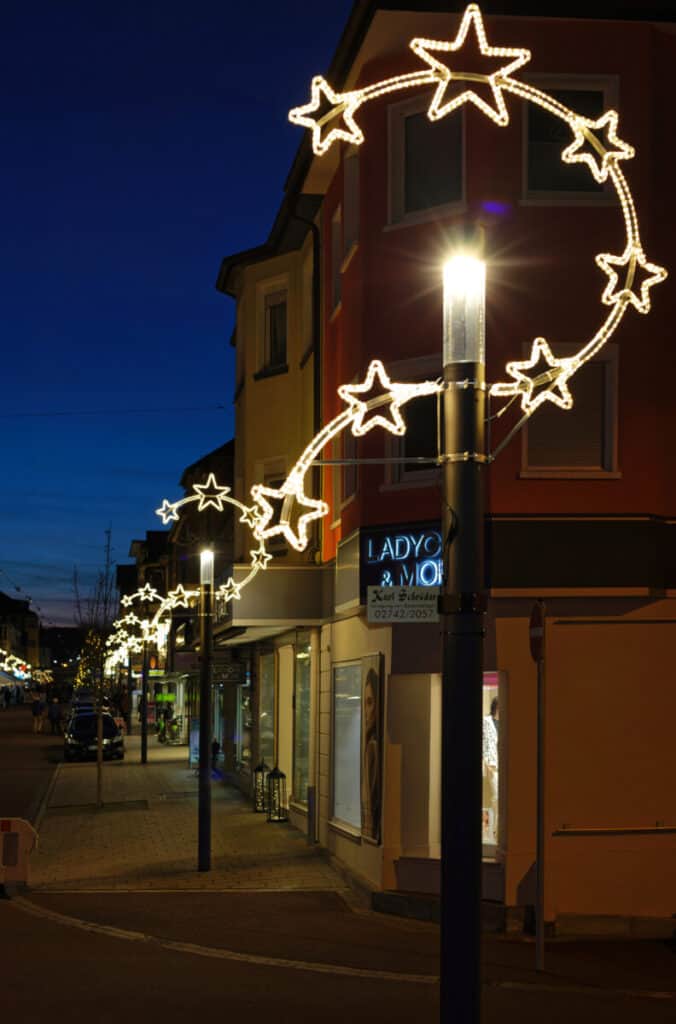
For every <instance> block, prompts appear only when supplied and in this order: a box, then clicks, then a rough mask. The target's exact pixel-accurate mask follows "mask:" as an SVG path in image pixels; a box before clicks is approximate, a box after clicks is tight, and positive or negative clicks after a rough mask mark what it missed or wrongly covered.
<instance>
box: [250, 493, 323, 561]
mask: <svg viewBox="0 0 676 1024" xmlns="http://www.w3.org/2000/svg"><path fill="white" fill-rule="evenodd" d="M251 494H252V495H253V499H254V501H255V503H256V505H257V506H258V508H259V509H260V516H259V520H258V524H257V526H256V529H255V531H254V532H255V535H256V537H257V538H258V539H259V540H265V539H266V538H268V537H278V536H281V537H284V540H285V541H286V542H287V543H288V544H290V545H291V547H292V548H295V549H296V551H303V550H304V549H305V548H306V547H307V543H308V526H309V525H310V523H311V522H312V521H313V519H322V518H323V516H325V515H326V514H327V512H328V511H329V506H328V505H327V504H326V502H325V501H318V500H316V499H315V498H308V497H307V495H305V494H303V479H302V477H298V478H297V479H296V480H293V479H292V478H291V477H289V479H288V480H286V481H285V483H284V489H281V490H277V489H276V488H273V487H265V486H264V485H263V484H255V485H254V486H253V487H252V488H251ZM289 498H290V499H292V505H293V506H294V508H293V511H294V512H295V511H296V507H299V508H301V509H303V508H306V509H308V511H307V512H304V513H303V514H302V515H300V516H298V520H297V522H296V527H295V529H294V528H293V526H292V525H291V521H290V519H289V518H288V517H287V516H285V515H284V504H285V502H286V501H287V500H288V499H289ZM273 503H274V504H273ZM275 506H276V507H275ZM277 515H279V521H278V522H276V523H275V522H273V520H274V519H275V518H276V516H277ZM270 524H272V525H270Z"/></svg>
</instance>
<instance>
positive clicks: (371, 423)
mask: <svg viewBox="0 0 676 1024" xmlns="http://www.w3.org/2000/svg"><path fill="white" fill-rule="evenodd" d="M438 390H439V389H438V386H437V385H436V384H435V383H433V382H425V383H424V384H393V383H392V381H391V380H390V378H389V376H388V373H387V371H386V369H385V367H384V366H383V364H382V363H381V362H380V360H379V359H374V360H373V361H372V362H371V363H370V364H369V368H368V370H367V372H366V377H365V379H364V380H363V381H362V383H361V384H341V386H340V387H339V388H338V394H339V395H340V397H341V398H342V399H343V400H344V401H345V402H348V403H349V404H350V406H351V408H352V411H353V412H354V419H353V421H352V433H353V434H354V435H355V436H356V437H362V436H363V435H364V434H367V433H368V432H369V430H372V429H373V427H384V428H385V430H389V432H390V433H391V434H396V435H397V436H399V437H401V435H402V434H405V433H406V424H405V423H404V420H403V418H402V415H401V412H400V406H402V405H403V404H404V402H408V401H409V400H410V399H411V398H415V397H416V396H417V395H425V394H431V393H433V392H435V391H438ZM369 406H371V407H370V408H369ZM383 406H384V407H386V414H383V412H381V411H379V410H381V409H382V408H383ZM367 417H368V418H367Z"/></svg>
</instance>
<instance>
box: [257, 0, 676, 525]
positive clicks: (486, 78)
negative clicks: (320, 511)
mask: <svg viewBox="0 0 676 1024" xmlns="http://www.w3.org/2000/svg"><path fill="white" fill-rule="evenodd" d="M410 47H411V49H412V50H413V52H414V53H415V54H416V56H418V57H419V58H420V59H421V60H422V61H423V62H424V63H425V64H427V65H428V69H427V70H424V71H417V72H412V73H410V74H406V75H397V76H394V77H393V78H388V79H385V80H383V81H381V82H377V83H375V84H373V85H369V86H365V87H363V88H361V89H353V90H350V91H349V92H344V93H337V92H335V91H334V90H333V89H332V88H331V86H330V85H329V83H328V82H327V81H326V80H325V79H324V78H323V77H322V76H321V75H318V76H316V77H315V78H313V79H312V84H311V100H310V102H309V103H307V104H306V105H305V106H301V107H295V108H294V109H293V110H291V111H290V112H289V120H290V121H291V122H292V123H293V124H296V125H300V126H301V127H304V128H308V129H310V130H311V132H312V148H313V151H314V153H315V154H317V155H318V156H322V155H323V154H324V153H326V152H327V151H328V150H329V149H330V147H331V146H332V145H333V144H334V143H336V142H339V141H343V142H347V143H352V144H354V145H361V144H362V143H363V142H364V134H363V132H362V130H361V128H360V127H359V125H358V124H357V121H356V120H355V115H356V113H357V111H358V110H359V108H360V107H361V106H363V105H364V104H365V103H367V102H369V101H370V100H373V99H376V98H377V97H379V96H383V95H385V94H386V93H393V92H397V91H400V90H404V89H411V88H414V87H418V86H424V85H436V90H435V92H434V95H433V97H432V101H431V103H430V107H429V109H428V111H427V116H428V117H429V118H430V120H432V121H437V120H439V119H441V118H443V117H445V116H446V115H447V114H450V113H452V112H453V111H454V110H457V109H458V108H459V107H460V106H462V104H464V103H468V102H469V103H472V104H473V105H474V106H476V107H477V108H478V109H479V110H480V111H482V113H484V114H486V115H487V116H488V117H489V118H490V119H491V120H492V121H494V122H495V124H497V125H499V126H501V127H504V126H505V125H507V124H509V112H508V110H507V106H506V104H505V98H504V95H503V93H504V92H508V93H511V94H513V95H514V96H517V97H519V98H521V99H522V100H525V101H527V102H529V103H534V104H536V105H538V106H540V107H542V108H543V109H544V110H546V111H548V112H549V113H550V114H552V115H553V116H554V117H558V118H559V119H560V120H561V121H563V122H565V124H566V125H567V126H568V128H569V129H570V131H571V133H572V136H573V138H572V142H571V143H570V144H569V145H568V146H566V147H565V148H564V150H563V151H562V153H561V159H562V160H563V162H564V163H567V164H575V163H579V164H584V165H586V166H587V167H588V169H589V170H590V172H591V174H592V175H593V177H594V180H595V181H596V182H598V183H599V184H604V183H605V182H607V181H610V182H611V183H612V185H613V187H614V189H615V192H616V194H617V198H618V201H619V205H620V208H621V211H622V216H623V220H624V227H625V239H626V240H625V246H624V249H623V251H622V253H620V254H614V253H599V254H598V255H597V256H596V257H595V262H596V265H597V266H598V267H599V269H600V270H602V271H603V273H604V274H606V275H607V278H608V281H607V283H606V286H605V289H604V291H603V294H602V296H601V302H602V303H603V305H605V306H609V307H610V312H609V313H608V316H607V317H606V319H605V321H604V322H603V323H602V325H601V326H600V327H599V329H598V330H597V331H596V333H595V334H594V335H593V336H592V337H591V338H590V340H589V341H587V342H586V344H584V345H583V346H582V347H581V348H580V349H579V350H578V351H577V352H576V353H575V354H574V355H572V356H568V357H567V358H563V359H558V358H556V357H555V355H554V354H553V352H552V350H551V348H550V346H549V343H548V342H547V341H546V339H545V338H542V337H538V338H535V340H534V341H533V342H532V347H531V353H530V357H529V358H528V359H524V360H518V361H512V362H509V363H507V366H506V368H505V371H506V374H507V376H508V377H510V378H512V379H511V380H509V381H500V382H497V383H495V384H493V385H491V387H490V394H491V395H496V396H501V397H506V398H510V400H512V399H514V398H517V397H518V398H520V401H521V408H522V410H523V412H524V414H525V415H526V416H530V415H531V414H532V413H533V412H534V411H535V410H536V409H537V408H538V407H539V406H540V405H542V404H543V403H544V402H545V401H550V402H552V403H553V404H555V405H558V406H559V407H560V408H562V409H570V408H571V407H572V405H573V397H572V395H571V393H570V390H569V388H568V381H569V380H570V378H571V377H572V376H573V374H574V373H576V372H577V370H579V369H580V367H581V366H583V365H584V363H586V362H587V361H588V360H589V359H591V358H592V357H593V356H594V355H596V353H597V352H599V350H600V349H601V348H602V347H603V346H604V345H605V344H606V342H607V341H608V340H609V338H610V337H611V336H612V335H613V334H614V333H615V331H616V330H617V328H618V327H619V325H620V323H621V321H622V318H623V317H624V314H625V312H626V311H627V309H628V307H629V306H633V307H634V308H635V309H636V310H637V311H638V312H639V313H644V314H645V313H648V312H650V294H649V293H650V289H651V288H652V287H653V285H655V284H659V283H660V282H661V281H664V279H665V278H666V276H667V271H666V270H665V268H664V267H662V266H659V265H658V264H656V263H652V262H650V261H649V260H648V259H647V257H646V255H645V252H644V250H643V246H642V244H641V238H640V232H639V225H638V217H637V213H636V207H635V204H634V200H633V196H632V194H631V190H630V188H629V185H628V183H627V180H626V178H625V176H624V174H623V172H622V170H621V168H620V166H619V164H620V161H625V160H631V159H633V158H634V156H635V150H634V147H633V146H631V145H629V144H628V143H627V142H625V141H623V140H622V139H621V138H620V136H619V135H618V123H619V116H618V114H617V112H616V111H615V110H608V111H606V112H605V113H604V114H602V116H601V117H599V118H597V119H596V120H593V119H590V118H587V117H583V116H582V115H580V114H577V113H575V111H573V110H571V109H570V108H568V107H566V106H565V105H564V104H562V103H560V102H559V101H558V100H556V99H554V97H552V96H550V95H549V94H548V93H546V92H543V91H541V90H540V89H537V88H535V87H534V86H531V85H528V84H527V83H525V82H521V81H519V80H518V79H516V78H514V77H512V76H513V73H514V72H516V71H518V70H519V69H520V68H522V67H524V65H525V64H527V63H528V62H529V61H530V59H531V53H530V50H527V49H524V48H510V47H503V46H490V45H489V43H488V40H487V37H486V32H485V28H484V24H483V17H482V14H481V11H480V9H479V7H478V6H477V5H476V4H470V5H469V6H468V7H467V8H466V10H465V12H464V14H463V17H462V21H461V23H460V28H459V29H458V33H457V35H456V37H455V39H454V40H453V41H452V42H443V41H439V40H433V39H424V38H415V39H413V40H412V41H411V43H410ZM471 51H473V53H472V57H473V60H472V61H470V62H469V63H470V66H472V67H475V66H476V61H477V58H478V59H479V62H480V64H483V65H484V72H485V73H478V72H477V71H476V70H467V63H465V65H464V67H463V62H464V61H467V56H468V53H470V52H471ZM445 58H446V59H448V63H446V59H445ZM496 65H497V66H496ZM475 84H480V85H482V86H487V87H488V88H489V89H490V98H491V101H492V102H487V100H486V98H484V96H482V95H480V94H479V93H478V92H477V91H476V89H475ZM372 365H373V364H372ZM340 390H341V394H342V393H343V391H344V390H346V389H340ZM427 393H429V392H427ZM343 397H345V395H343ZM393 405H394V403H393ZM393 415H394V413H393ZM380 425H384V424H382V423H381V424H380ZM387 429H391V428H390V427H388V428H387ZM393 432H396V431H393ZM353 433H359V431H358V430H354V425H353ZM287 484H288V481H287ZM285 488H286V489H287V494H288V496H289V497H296V496H297V494H298V486H297V482H296V481H294V487H293V488H287V485H286V484H285ZM265 514H267V512H265ZM285 536H286V534H285ZM287 539H288V538H287Z"/></svg>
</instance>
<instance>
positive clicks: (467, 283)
mask: <svg viewBox="0 0 676 1024" xmlns="http://www.w3.org/2000/svg"><path fill="white" fill-rule="evenodd" d="M485 302H486V264H485V263H484V261H483V260H480V259H477V258H476V257H475V256H469V255H461V254H458V255H456V256H453V257H452V259H449V260H448V261H447V262H446V263H444V331H443V335H444V349H443V357H444V366H448V365H449V364H450V363H482V364H485V362H486V336H485Z"/></svg>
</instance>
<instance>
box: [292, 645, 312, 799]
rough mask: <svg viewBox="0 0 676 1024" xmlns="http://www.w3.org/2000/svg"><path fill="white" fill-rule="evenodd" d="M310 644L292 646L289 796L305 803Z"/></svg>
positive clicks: (307, 765) (308, 728) (308, 750)
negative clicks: (292, 674)
mask: <svg viewBox="0 0 676 1024" xmlns="http://www.w3.org/2000/svg"><path fill="white" fill-rule="evenodd" d="M310 667H311V658H310V644H309V643H308V642H307V640H303V642H301V643H300V644H299V645H298V646H297V647H296V668H295V679H294V711H293V798H294V800H296V801H297V802H298V803H301V804H305V803H307V787H308V784H309V781H310V778H309V773H310Z"/></svg>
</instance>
